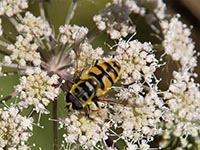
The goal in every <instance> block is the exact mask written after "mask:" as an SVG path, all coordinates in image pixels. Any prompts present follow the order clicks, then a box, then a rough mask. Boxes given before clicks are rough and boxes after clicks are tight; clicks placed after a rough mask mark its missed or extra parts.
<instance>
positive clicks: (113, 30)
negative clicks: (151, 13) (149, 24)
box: [93, 0, 143, 39]
mask: <svg viewBox="0 0 200 150" xmlns="http://www.w3.org/2000/svg"><path fill="white" fill-rule="evenodd" d="M136 10H137V11H138V13H143V11H142V10H141V9H140V8H139V7H138V6H137V4H136V2H135V1H131V0H113V1H112V3H108V4H107V5H106V9H105V10H103V11H101V12H100V13H99V14H98V15H95V16H94V17H93V20H94V22H95V23H96V25H97V28H98V29H99V30H101V31H103V30H106V32H107V33H108V34H109V35H110V38H111V39H119V38H121V37H126V36H127V35H128V34H129V33H130V34H131V33H134V32H135V26H134V25H130V22H129V21H128V20H129V15H130V14H131V12H132V11H136Z"/></svg>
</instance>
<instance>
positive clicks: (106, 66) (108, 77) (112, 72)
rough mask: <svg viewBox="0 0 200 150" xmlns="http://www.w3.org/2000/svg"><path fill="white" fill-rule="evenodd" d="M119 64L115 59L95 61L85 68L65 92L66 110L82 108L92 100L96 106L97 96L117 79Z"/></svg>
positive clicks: (103, 92) (102, 93) (119, 69)
mask: <svg viewBox="0 0 200 150" xmlns="http://www.w3.org/2000/svg"><path fill="white" fill-rule="evenodd" d="M120 71H121V66H120V64H119V63H118V62H117V61H115V60H112V59H111V60H108V61H100V62H98V61H97V62H96V63H95V64H94V66H92V67H90V68H89V69H88V70H86V71H85V72H84V73H83V74H82V75H81V76H80V78H79V80H78V81H77V82H76V83H74V84H73V85H72V86H71V88H70V90H69V91H68V92H67V94H66V103H67V106H66V107H67V108H68V110H70V111H72V110H82V109H83V108H85V107H89V105H90V104H91V103H92V102H94V103H95V104H96V106H97V107H98V103H97V101H98V97H100V96H102V95H104V94H105V93H106V92H107V91H108V90H109V88H110V87H112V85H113V84H114V83H115V82H116V81H117V80H118V79H119V76H120Z"/></svg>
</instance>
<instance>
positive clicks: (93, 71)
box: [80, 60, 121, 97]
mask: <svg viewBox="0 0 200 150" xmlns="http://www.w3.org/2000/svg"><path fill="white" fill-rule="evenodd" d="M120 69H121V66H120V65H119V63H118V62H116V61H114V60H109V61H103V62H99V63H96V64H95V65H94V66H93V67H91V68H90V69H88V70H87V71H86V72H85V73H84V74H83V75H82V76H81V77H80V79H81V80H85V79H93V80H96V82H97V86H96V96H97V97H98V96H101V95H103V94H105V93H106V92H107V91H108V90H109V88H110V87H111V86H112V85H113V84H114V83H115V82H116V81H117V80H118V78H119V75H120Z"/></svg>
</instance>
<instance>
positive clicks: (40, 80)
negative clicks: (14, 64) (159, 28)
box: [15, 68, 59, 113]
mask: <svg viewBox="0 0 200 150" xmlns="http://www.w3.org/2000/svg"><path fill="white" fill-rule="evenodd" d="M27 74H28V75H27V76H22V77H21V78H20V84H18V85H17V86H16V87H15V91H16V92H17V93H19V97H20V99H21V101H20V102H19V105H20V106H21V107H22V108H27V107H28V106H29V105H33V106H34V107H35V111H36V112H41V113H46V112H47V110H46V108H45V107H46V106H47V105H48V104H49V103H50V101H53V100H54V99H55V98H56V97H57V96H58V94H59V88H56V87H55V85H57V84H58V79H59V77H58V76H57V75H55V74H54V75H52V76H51V77H50V76H49V75H48V74H47V72H45V71H42V70H41V69H40V68H35V69H28V70H27Z"/></svg>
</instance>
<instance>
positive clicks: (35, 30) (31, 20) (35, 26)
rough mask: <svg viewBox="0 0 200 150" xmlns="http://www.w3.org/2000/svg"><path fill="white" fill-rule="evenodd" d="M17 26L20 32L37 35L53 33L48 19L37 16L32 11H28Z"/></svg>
mask: <svg viewBox="0 0 200 150" xmlns="http://www.w3.org/2000/svg"><path fill="white" fill-rule="evenodd" d="M20 21H21V23H19V24H18V25H17V26H16V29H17V31H18V32H19V33H26V34H27V33H28V34H31V35H34V36H36V37H48V36H50V35H51V34H52V29H51V28H50V25H49V23H48V22H47V21H45V20H43V19H42V18H41V17H40V16H39V17H35V16H34V15H33V14H32V13H30V12H26V13H25V16H24V18H23V19H22V20H20Z"/></svg>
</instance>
